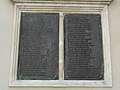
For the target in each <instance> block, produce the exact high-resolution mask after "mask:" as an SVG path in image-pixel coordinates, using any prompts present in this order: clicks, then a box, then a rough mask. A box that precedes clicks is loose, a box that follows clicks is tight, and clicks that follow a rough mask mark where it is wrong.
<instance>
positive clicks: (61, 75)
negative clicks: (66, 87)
mask: <svg viewBox="0 0 120 90" xmlns="http://www.w3.org/2000/svg"><path fill="white" fill-rule="evenodd" d="M63 21H64V15H63V13H60V15H59V80H64V26H63Z"/></svg>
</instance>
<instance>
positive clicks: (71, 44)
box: [64, 14, 104, 80]
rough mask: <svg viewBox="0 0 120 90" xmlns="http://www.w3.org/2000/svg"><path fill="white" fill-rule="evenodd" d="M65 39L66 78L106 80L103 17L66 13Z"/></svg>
mask: <svg viewBox="0 0 120 90" xmlns="http://www.w3.org/2000/svg"><path fill="white" fill-rule="evenodd" d="M64 40H65V46H64V48H65V51H64V55H65V57H64V58H65V61H64V69H65V70H64V79H65V80H103V79H104V63H103V47H102V27H101V16H100V15H99V14H66V15H65V18H64Z"/></svg>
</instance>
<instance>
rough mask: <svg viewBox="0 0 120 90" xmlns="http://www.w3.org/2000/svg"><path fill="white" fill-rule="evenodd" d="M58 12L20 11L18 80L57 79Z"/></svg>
mask: <svg viewBox="0 0 120 90" xmlns="http://www.w3.org/2000/svg"><path fill="white" fill-rule="evenodd" d="M58 28H59V14H57V13H22V14H21V25H20V39H19V54H18V68H17V79H18V80H58V78H59V76H58V75H59V67H58V66H59V65H58V62H59V60H58V59H59V56H58V55H59V32H58V31H59V30H58Z"/></svg>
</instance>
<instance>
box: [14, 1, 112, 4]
mask: <svg viewBox="0 0 120 90" xmlns="http://www.w3.org/2000/svg"><path fill="white" fill-rule="evenodd" d="M12 1H13V2H14V3H39V2H40V3H46V2H52V3H53V2H55V3H99V4H110V2H111V1H113V0H12Z"/></svg>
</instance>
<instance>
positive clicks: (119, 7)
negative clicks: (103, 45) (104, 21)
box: [0, 0, 120, 90]
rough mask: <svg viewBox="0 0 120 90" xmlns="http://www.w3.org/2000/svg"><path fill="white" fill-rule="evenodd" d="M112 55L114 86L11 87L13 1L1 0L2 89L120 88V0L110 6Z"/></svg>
mask: <svg viewBox="0 0 120 90" xmlns="http://www.w3.org/2000/svg"><path fill="white" fill-rule="evenodd" d="M109 22H110V37H111V57H112V74H113V87H112V88H83V87H82V88H23V87H22V88H10V87H8V80H9V66H10V57H11V56H10V54H11V40H12V31H13V3H12V1H11V0H0V90H120V0H114V1H113V2H112V3H111V5H110V6H109Z"/></svg>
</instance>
